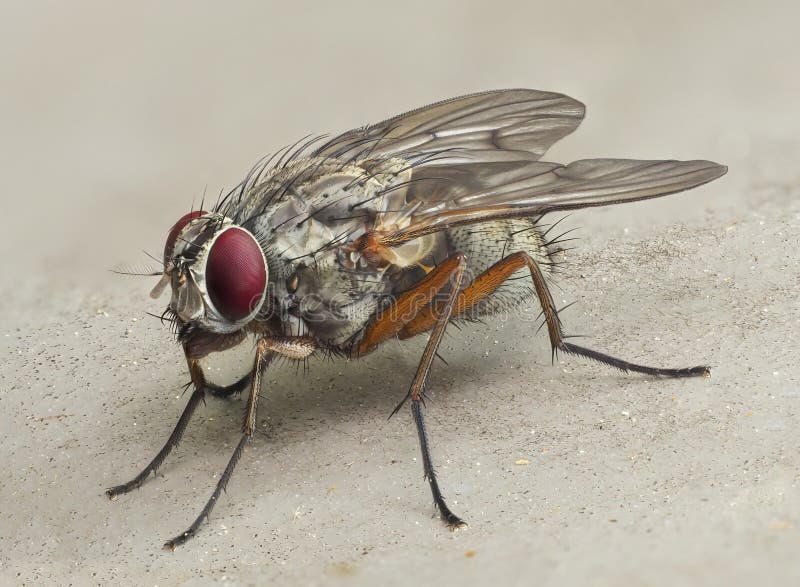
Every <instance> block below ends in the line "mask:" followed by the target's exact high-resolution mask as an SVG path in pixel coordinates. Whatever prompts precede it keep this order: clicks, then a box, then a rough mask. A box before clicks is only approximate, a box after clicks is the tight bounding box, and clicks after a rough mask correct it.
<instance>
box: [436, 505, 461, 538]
mask: <svg viewBox="0 0 800 587" xmlns="http://www.w3.org/2000/svg"><path fill="white" fill-rule="evenodd" d="M439 512H440V513H441V516H442V521H443V522H444V523H445V524H447V527H448V528H450V529H451V530H453V531H454V532H455V531H456V530H460V529H461V528H466V527H467V523H466V522H465V521H464V520H462V519H461V518H459V517H458V516H457V515H455V514H454V513H453V512H451V511H450V508H448V507H447V506H446V505H444V504H439Z"/></svg>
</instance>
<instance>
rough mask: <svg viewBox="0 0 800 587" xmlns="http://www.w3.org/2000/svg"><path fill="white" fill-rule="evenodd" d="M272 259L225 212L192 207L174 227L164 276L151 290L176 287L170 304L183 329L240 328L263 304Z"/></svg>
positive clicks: (157, 292)
mask: <svg viewBox="0 0 800 587" xmlns="http://www.w3.org/2000/svg"><path fill="white" fill-rule="evenodd" d="M267 273H268V269H267V262H266V259H265V258H264V253H263V251H262V250H261V246H260V245H259V244H258V241H257V240H256V239H255V237H254V236H253V235H252V234H251V233H250V232H249V231H247V230H245V229H244V228H242V227H240V226H237V225H235V224H234V223H233V221H231V220H230V219H229V218H226V217H224V216H222V215H221V214H214V213H208V212H202V211H198V212H191V213H189V214H186V215H184V216H183V217H182V218H181V219H180V220H178V222H176V223H175V224H174V225H173V226H172V228H171V229H170V231H169V234H168V236H167V242H166V244H165V246H164V276H163V277H162V278H161V281H160V282H159V283H158V285H156V287H155V288H154V289H153V291H152V292H151V293H150V295H151V296H152V297H154V298H156V297H158V296H160V295H161V293H162V292H163V291H164V289H165V288H166V286H167V284H170V285H171V286H172V299H171V300H170V303H169V307H170V309H171V310H172V311H173V312H174V313H175V315H176V316H177V318H178V320H179V325H180V326H181V328H182V329H184V328H189V329H192V330H195V329H200V330H203V331H206V332H213V333H220V334H223V333H230V332H235V331H237V330H241V329H242V328H243V327H244V326H246V325H247V324H248V323H249V322H250V321H252V320H253V319H254V318H255V317H256V315H258V313H259V311H260V310H261V307H262V305H263V304H264V299H265V297H266V292H267Z"/></svg>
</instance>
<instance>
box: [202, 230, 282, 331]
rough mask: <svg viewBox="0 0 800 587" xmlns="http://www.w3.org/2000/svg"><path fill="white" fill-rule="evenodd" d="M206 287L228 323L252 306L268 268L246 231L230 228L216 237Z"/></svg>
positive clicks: (260, 292) (247, 313)
mask: <svg viewBox="0 0 800 587" xmlns="http://www.w3.org/2000/svg"><path fill="white" fill-rule="evenodd" d="M206 287H207V289H208V295H209V296H210V297H211V302H212V303H213V304H214V307H215V308H216V309H217V311H219V313H220V314H222V316H223V317H224V318H226V319H227V320H230V321H231V322H238V321H239V320H241V319H242V318H245V317H246V316H248V315H249V314H250V313H251V312H252V311H253V310H254V309H255V307H256V305H257V304H258V303H259V302H260V301H261V297H262V296H263V294H264V290H265V289H266V287H267V267H266V264H265V263H264V256H263V254H262V253H261V247H259V245H258V243H257V242H256V240H255V239H254V238H253V236H252V235H251V234H250V233H249V232H247V231H246V230H244V229H241V228H236V227H233V228H229V229H228V230H226V231H225V232H223V233H222V234H221V235H219V236H218V237H217V240H215V241H214V244H213V245H211V250H210V251H209V252H208V262H207V263H206Z"/></svg>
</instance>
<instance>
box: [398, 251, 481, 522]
mask: <svg viewBox="0 0 800 587" xmlns="http://www.w3.org/2000/svg"><path fill="white" fill-rule="evenodd" d="M450 259H455V261H456V263H457V264H456V266H455V267H454V268H453V269H452V272H451V273H450V275H449V276H448V277H452V283H451V284H450V293H449V295H448V297H447V300H446V301H445V302H444V303H443V306H442V308H441V312H440V313H439V316H438V318H437V320H436V324H435V325H434V327H433V331H432V332H431V335H430V338H429V339H428V343H427V344H426V345H425V350H424V351H423V353H422V359H421V360H420V362H419V366H418V367H417V372H416V374H415V375H414V380H413V381H412V382H411V388H410V389H409V391H408V396H407V397H408V398H410V399H411V413H412V414H413V415H414V423H415V424H416V425H417V434H418V436H419V445H420V449H421V450H422V466H423V470H424V471H425V478H426V479H427V480H428V483H429V484H430V486H431V493H433V501H434V503H435V504H436V507H437V508H439V513H441V515H442V519H443V520H444V521H445V523H446V524H447V525H448V526H449V527H450V528H451V529H453V530H455V529H456V528H460V527H462V526H464V525H465V524H464V522H463V520H461V518H459V517H458V516H456V515H455V514H454V513H453V512H452V511H450V508H449V507H448V506H447V503H445V500H444V496H443V495H442V492H441V490H440V489H439V482H438V481H437V480H436V472H435V470H434V468H433V462H432V461H431V454H430V449H429V448H428V433H427V431H426V428H425V420H424V418H423V417H422V390H423V388H424V387H425V379H427V377H428V372H429V371H430V369H431V363H432V362H433V358H434V357H435V356H436V350H437V349H438V348H439V343H440V342H441V341H442V336H443V335H444V330H445V328H446V327H447V322H448V321H449V320H450V316H451V314H452V311H453V305H454V302H455V299H456V296H457V295H458V291H459V289H461V281H462V279H463V277H464V269H465V267H466V264H467V257H466V255H464V254H463V253H456V254H455V255H453V256H452V257H450ZM448 260H449V259H448ZM401 405H402V404H401ZM398 407H399V406H398Z"/></svg>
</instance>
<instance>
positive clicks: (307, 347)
mask: <svg viewBox="0 0 800 587" xmlns="http://www.w3.org/2000/svg"><path fill="white" fill-rule="evenodd" d="M316 346H317V345H316V342H315V341H314V339H312V338H311V337H308V336H299V337H271V336H270V337H264V338H261V339H259V341H258V343H257V344H256V358H255V363H254V365H253V370H252V372H251V374H250V395H249V396H248V398H247V407H246V408H245V412H244V421H243V422H242V436H241V438H240V439H239V443H238V444H237V445H236V448H235V449H234V451H233V454H232V455H231V458H230V460H229V461H228V465H227V466H226V467H225V471H223V473H222V476H221V477H220V478H219V481H218V482H217V486H216V487H215V488H214V491H213V493H212V494H211V497H210V498H209V499H208V501H207V502H206V505H205V506H204V507H203V509H202V511H201V512H200V515H199V516H197V519H196V520H195V521H194V522H192V525H191V526H189V527H188V528H187V529H186V530H185V531H183V532H181V533H180V534H178V535H177V536H176V537H175V538H173V539H172V540H168V541H167V542H166V543H165V544H164V548H165V549H167V550H175V548H176V547H178V546H179V545H181V544H183V543H184V542H186V541H187V540H189V539H190V538H192V537H193V536H194V535H195V534H196V533H197V529H198V528H199V527H200V526H201V525H202V524H203V522H204V521H205V520H206V519H207V518H208V516H209V515H210V514H211V510H213V509H214V505H216V503H217V500H218V499H219V497H220V495H222V492H223V491H224V490H225V487H226V486H227V485H228V481H230V478H231V475H232V474H233V470H234V469H235V468H236V464H237V463H238V462H239V459H240V458H241V457H242V452H243V451H244V447H245V446H246V445H247V443H248V442H249V441H250V439H251V438H252V437H253V432H254V431H255V427H256V408H257V405H258V393H259V389H260V387H261V376H262V375H263V373H264V370H265V369H266V367H267V365H268V364H269V363H270V361H271V360H272V358H273V357H274V356H275V355H282V356H284V357H287V358H290V359H295V360H304V359H306V358H307V357H308V356H309V355H311V353H313V352H314V350H315V349H316Z"/></svg>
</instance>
